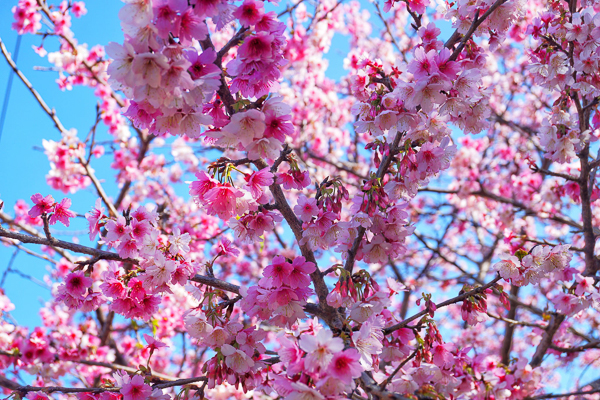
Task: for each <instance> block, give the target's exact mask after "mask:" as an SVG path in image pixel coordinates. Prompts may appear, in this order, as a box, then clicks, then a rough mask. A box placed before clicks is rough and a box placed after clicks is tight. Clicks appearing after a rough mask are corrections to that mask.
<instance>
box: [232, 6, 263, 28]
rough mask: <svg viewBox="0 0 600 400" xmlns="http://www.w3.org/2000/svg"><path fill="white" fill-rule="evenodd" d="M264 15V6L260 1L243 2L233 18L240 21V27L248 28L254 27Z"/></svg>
mask: <svg viewBox="0 0 600 400" xmlns="http://www.w3.org/2000/svg"><path fill="white" fill-rule="evenodd" d="M264 13H265V6H264V4H263V2H262V1H256V0H245V1H244V3H243V4H242V5H241V6H239V7H238V8H237V9H236V10H235V11H234V12H233V16H234V17H236V18H238V19H239V20H240V24H242V26H244V27H246V28H248V27H250V26H251V25H256V24H257V23H258V22H259V21H260V20H261V19H262V17H263V15H264Z"/></svg>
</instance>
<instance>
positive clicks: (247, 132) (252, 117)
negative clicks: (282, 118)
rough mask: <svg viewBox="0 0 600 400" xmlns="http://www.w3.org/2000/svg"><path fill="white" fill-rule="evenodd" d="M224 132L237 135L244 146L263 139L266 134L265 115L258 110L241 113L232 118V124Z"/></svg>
mask: <svg viewBox="0 0 600 400" xmlns="http://www.w3.org/2000/svg"><path fill="white" fill-rule="evenodd" d="M223 131H224V132H228V133H229V134H232V135H235V137H236V138H237V140H238V141H239V142H241V143H242V145H244V146H248V145H249V144H250V143H252V141H253V140H255V139H260V138H262V137H263V133H264V132H265V115H264V114H263V113H262V112H260V111H258V110H254V109H253V110H248V111H244V112H239V113H236V114H234V115H233V116H232V117H231V122H229V124H228V125H227V126H225V127H224V128H223Z"/></svg>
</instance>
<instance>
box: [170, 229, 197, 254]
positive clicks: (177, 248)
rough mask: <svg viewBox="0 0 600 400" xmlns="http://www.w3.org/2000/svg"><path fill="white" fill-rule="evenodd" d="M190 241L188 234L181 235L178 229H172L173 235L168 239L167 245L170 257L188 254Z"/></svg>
mask: <svg viewBox="0 0 600 400" xmlns="http://www.w3.org/2000/svg"><path fill="white" fill-rule="evenodd" d="M191 240H192V237H191V236H190V234H189V233H187V232H186V233H184V234H182V233H181V231H180V230H179V228H175V229H173V234H172V235H171V236H170V237H169V244H170V245H171V246H170V247H169V252H170V253H171V254H172V255H176V254H177V253H179V254H186V253H188V252H189V251H190V246H189V244H190V241H191Z"/></svg>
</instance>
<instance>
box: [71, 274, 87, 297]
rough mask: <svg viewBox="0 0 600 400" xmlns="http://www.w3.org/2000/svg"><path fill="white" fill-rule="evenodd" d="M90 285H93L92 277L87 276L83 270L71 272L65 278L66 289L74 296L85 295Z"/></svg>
mask: <svg viewBox="0 0 600 400" xmlns="http://www.w3.org/2000/svg"><path fill="white" fill-rule="evenodd" d="M90 286H92V278H88V277H87V276H85V274H84V273H83V271H77V272H73V273H70V274H69V275H67V278H66V280H65V288H66V291H67V293H68V294H69V295H70V296H72V297H80V296H83V295H84V294H85V291H86V290H87V288H89V287H90Z"/></svg>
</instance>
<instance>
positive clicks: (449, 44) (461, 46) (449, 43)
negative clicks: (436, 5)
mask: <svg viewBox="0 0 600 400" xmlns="http://www.w3.org/2000/svg"><path fill="white" fill-rule="evenodd" d="M506 1H507V0H496V2H495V3H494V4H492V5H491V6H490V8H488V10H487V11H486V12H485V13H483V15H482V16H481V17H480V16H479V10H478V11H477V13H476V14H475V18H474V19H473V23H472V24H471V27H470V28H469V30H468V31H467V33H465V35H464V36H463V38H462V40H461V41H460V44H459V45H458V47H457V48H456V49H454V51H453V52H452V55H451V56H450V58H449V60H450V61H456V59H457V58H458V56H459V55H460V53H461V52H462V50H463V49H464V47H465V45H466V44H467V42H468V41H469V39H471V36H472V35H473V33H475V31H476V30H477V28H479V26H480V25H481V24H483V22H484V21H485V20H486V19H487V17H489V16H490V15H491V14H492V13H493V12H494V11H496V9H497V8H498V7H500V6H501V5H502V4H504V3H506ZM457 32H458V30H457ZM459 37H460V36H457V35H455V34H453V35H452V36H451V37H450V39H449V40H448V41H447V42H446V44H445V46H446V47H447V48H448V49H450V48H452V47H453V46H454V44H456V42H457V41H458V40H459V39H458V38H459Z"/></svg>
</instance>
